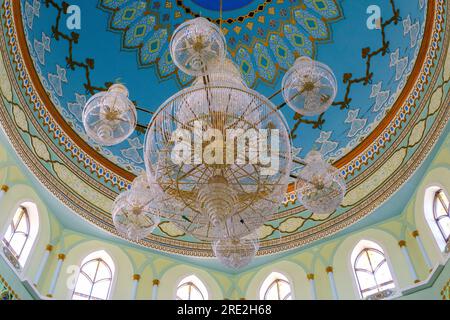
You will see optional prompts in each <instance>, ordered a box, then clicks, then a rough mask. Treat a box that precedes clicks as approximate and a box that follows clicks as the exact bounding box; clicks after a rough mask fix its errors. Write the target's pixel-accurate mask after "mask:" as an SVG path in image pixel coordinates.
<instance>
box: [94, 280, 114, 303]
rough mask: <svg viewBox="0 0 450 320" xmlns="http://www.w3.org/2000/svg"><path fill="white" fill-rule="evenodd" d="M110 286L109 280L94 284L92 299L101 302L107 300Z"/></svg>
mask: <svg viewBox="0 0 450 320" xmlns="http://www.w3.org/2000/svg"><path fill="white" fill-rule="evenodd" d="M110 284H111V282H110V281H109V280H104V281H100V282H97V283H96V284H94V287H93V289H92V297H94V298H97V299H102V300H106V299H108V291H109V286H110Z"/></svg>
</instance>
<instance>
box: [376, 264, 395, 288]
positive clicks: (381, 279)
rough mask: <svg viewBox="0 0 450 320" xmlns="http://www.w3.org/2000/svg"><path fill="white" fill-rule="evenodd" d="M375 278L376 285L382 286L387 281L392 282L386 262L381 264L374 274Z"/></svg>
mask: <svg viewBox="0 0 450 320" xmlns="http://www.w3.org/2000/svg"><path fill="white" fill-rule="evenodd" d="M375 278H376V279H377V282H378V284H380V285H381V284H382V283H385V282H388V281H392V275H391V271H390V270H389V266H388V264H387V262H385V263H383V264H382V266H381V267H380V268H379V269H378V270H377V271H376V272H375Z"/></svg>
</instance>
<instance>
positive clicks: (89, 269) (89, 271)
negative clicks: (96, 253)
mask: <svg viewBox="0 0 450 320" xmlns="http://www.w3.org/2000/svg"><path fill="white" fill-rule="evenodd" d="M97 266H98V262H97V260H92V261H89V262H88V263H86V264H84V265H83V267H82V268H81V270H83V272H84V273H85V274H86V275H87V276H88V277H89V279H91V281H94V278H95V273H96V272H97Z"/></svg>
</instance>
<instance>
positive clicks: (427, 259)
mask: <svg viewBox="0 0 450 320" xmlns="http://www.w3.org/2000/svg"><path fill="white" fill-rule="evenodd" d="M412 236H413V237H414V239H416V242H417V245H418V246H419V249H420V252H421V253H422V257H423V260H425V263H426V265H427V267H428V270H429V271H431V270H432V269H433V264H432V263H431V260H430V257H429V256H428V253H427V252H426V250H425V247H424V246H423V243H422V239H420V237H419V231H417V230H415V231H413V233H412Z"/></svg>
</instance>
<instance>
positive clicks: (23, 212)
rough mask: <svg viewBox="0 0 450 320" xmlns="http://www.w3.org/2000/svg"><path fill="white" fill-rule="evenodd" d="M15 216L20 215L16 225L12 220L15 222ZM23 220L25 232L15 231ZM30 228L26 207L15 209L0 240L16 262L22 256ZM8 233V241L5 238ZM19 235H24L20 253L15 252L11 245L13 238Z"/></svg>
mask: <svg viewBox="0 0 450 320" xmlns="http://www.w3.org/2000/svg"><path fill="white" fill-rule="evenodd" d="M17 214H20V217H19V218H18V220H17V223H15V222H14V220H16V216H17ZM23 218H25V224H26V231H25V232H24V231H18V230H17V229H18V228H19V226H20V224H21V222H22V219H23ZM30 228H31V223H30V216H29V214H28V210H27V208H26V207H24V206H22V205H20V206H19V208H17V210H16V212H15V213H14V215H13V218H12V219H11V221H10V223H9V226H8V228H7V230H6V233H5V235H4V236H3V238H2V241H3V244H4V245H5V246H6V247H7V248H8V249H9V250H10V251H11V253H12V254H13V255H14V256H15V258H16V259H17V260H19V259H20V256H21V255H22V253H23V250H24V249H25V245H26V244H27V241H28V240H29V239H30ZM8 233H10V235H9V239H8V240H7V239H6V237H7V236H8ZM19 234H21V235H24V236H25V240H23V243H22V245H21V248H20V250H19V251H20V252H16V249H15V248H13V245H12V244H11V242H12V241H13V239H14V237H15V236H16V235H19Z"/></svg>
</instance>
